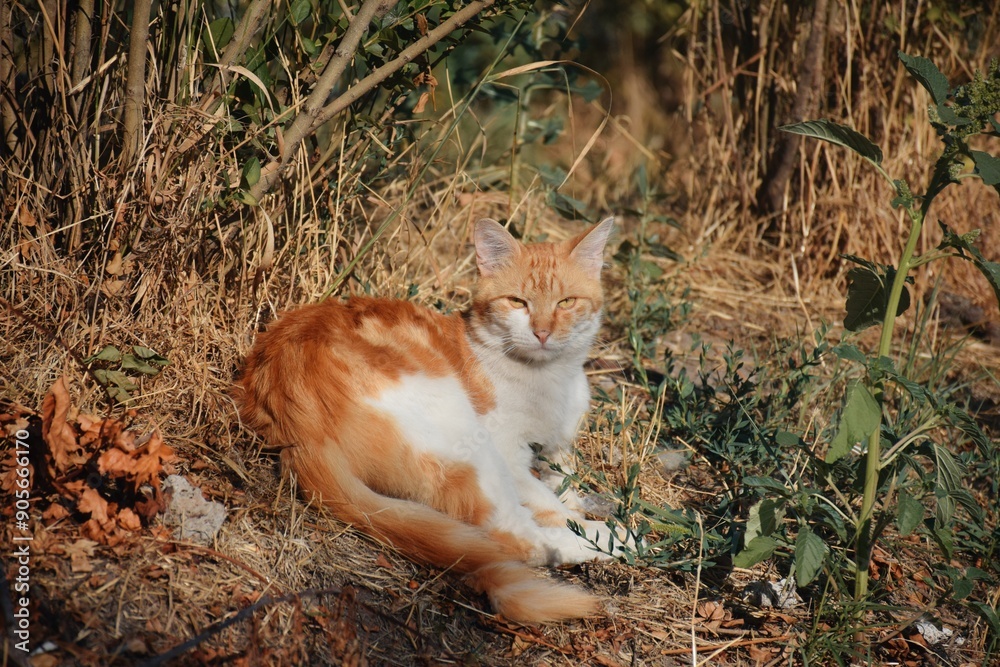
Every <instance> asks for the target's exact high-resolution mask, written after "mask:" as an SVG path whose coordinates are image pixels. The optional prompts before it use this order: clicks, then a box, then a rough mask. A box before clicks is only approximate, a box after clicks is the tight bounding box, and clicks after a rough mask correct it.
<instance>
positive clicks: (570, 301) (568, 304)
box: [556, 296, 576, 308]
mask: <svg viewBox="0 0 1000 667" xmlns="http://www.w3.org/2000/svg"><path fill="white" fill-rule="evenodd" d="M575 303H576V297H575V296H571V297H568V298H566V299H563V300H562V301H560V302H559V303H558V304H556V305H557V306H559V307H560V308H572V307H573V305H574V304H575Z"/></svg>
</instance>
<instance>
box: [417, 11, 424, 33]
mask: <svg viewBox="0 0 1000 667" xmlns="http://www.w3.org/2000/svg"><path fill="white" fill-rule="evenodd" d="M416 19H417V30H419V31H420V34H421V35H426V34H427V17H426V16H424V15H423V14H417V16H416Z"/></svg>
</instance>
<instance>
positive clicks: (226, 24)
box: [201, 17, 236, 60]
mask: <svg viewBox="0 0 1000 667" xmlns="http://www.w3.org/2000/svg"><path fill="white" fill-rule="evenodd" d="M235 30H236V24H234V23H233V20H232V19H231V18H229V17H223V18H221V19H215V20H214V21H212V22H211V23H209V24H208V32H207V33H202V36H201V39H202V43H204V45H205V50H207V51H208V52H209V54H211V55H212V59H213V60H215V59H216V58H217V57H218V55H219V54H220V53H221V52H222V49H224V48H225V47H226V45H227V44H229V40H231V39H232V38H233V33H234V32H235Z"/></svg>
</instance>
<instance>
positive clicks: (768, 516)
mask: <svg viewBox="0 0 1000 667" xmlns="http://www.w3.org/2000/svg"><path fill="white" fill-rule="evenodd" d="M784 505H785V504H784V502H782V501H779V500H774V499H773V498H764V499H763V500H761V501H760V502H758V503H756V504H755V505H754V506H753V507H751V508H750V516H749V517H747V534H746V540H747V542H752V541H753V540H755V539H757V538H758V537H766V536H769V535H771V534H773V533H774V531H775V530H777V529H778V525H779V524H780V523H781V520H782V519H783V518H785V509H784Z"/></svg>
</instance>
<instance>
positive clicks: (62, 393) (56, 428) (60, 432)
mask: <svg viewBox="0 0 1000 667" xmlns="http://www.w3.org/2000/svg"><path fill="white" fill-rule="evenodd" d="M71 407H72V402H71V401H70V397H69V391H68V390H67V389H66V378H59V379H58V380H56V381H55V383H54V384H53V385H52V386H51V387H49V393H47V394H46V395H45V399H44V400H43V401H42V438H44V439H45V442H46V443H48V445H49V452H51V454H52V460H53V462H54V463H55V466H56V470H57V471H59V472H66V471H67V470H68V469H69V468H70V466H72V465H80V464H83V463H86V462H87V457H86V456H85V455H84V454H83V450H82V449H81V448H80V446H79V444H77V441H76V435H75V434H74V433H73V428H72V427H71V426H70V425H69V422H67V421H66V418H67V416H68V415H69V411H70V408H71Z"/></svg>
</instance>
